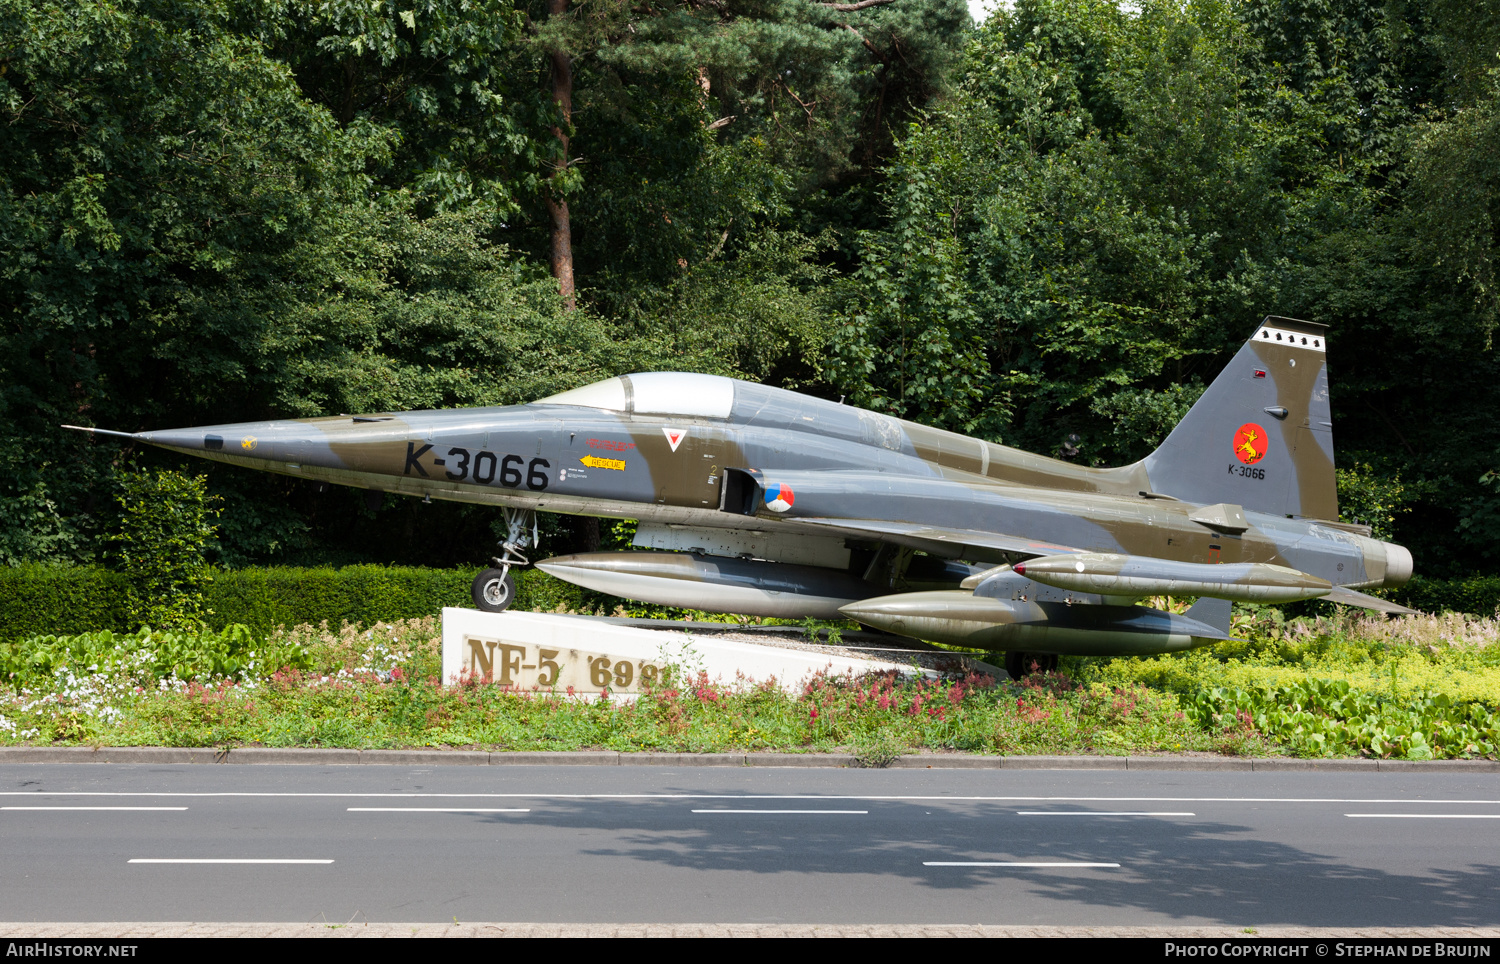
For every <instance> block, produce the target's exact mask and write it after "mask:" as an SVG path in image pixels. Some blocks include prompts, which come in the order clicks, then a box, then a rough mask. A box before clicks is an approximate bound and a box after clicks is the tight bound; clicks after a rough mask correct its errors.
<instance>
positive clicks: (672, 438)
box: [661, 425, 687, 452]
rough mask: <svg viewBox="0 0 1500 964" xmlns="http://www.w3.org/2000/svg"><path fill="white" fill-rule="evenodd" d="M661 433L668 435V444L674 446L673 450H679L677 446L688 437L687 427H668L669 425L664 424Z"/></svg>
mask: <svg viewBox="0 0 1500 964" xmlns="http://www.w3.org/2000/svg"><path fill="white" fill-rule="evenodd" d="M661 434H663V435H665V436H666V437H667V444H668V445H670V446H672V451H674V452H675V451H677V446H679V445H681V444H682V440H683V439H685V438H687V429H685V428H668V427H667V426H665V425H663V426H662V427H661Z"/></svg>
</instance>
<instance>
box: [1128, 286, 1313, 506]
mask: <svg viewBox="0 0 1500 964" xmlns="http://www.w3.org/2000/svg"><path fill="white" fill-rule="evenodd" d="M1326 331H1327V326H1326V325H1319V324H1316V323H1314V322H1309V321H1297V320H1296V319H1293V318H1278V317H1276V316H1274V315H1273V316H1269V317H1267V318H1266V319H1265V321H1263V322H1261V323H1260V326H1259V327H1257V328H1256V330H1255V333H1254V334H1253V335H1251V336H1250V340H1249V341H1248V342H1246V343H1245V346H1244V347H1243V348H1241V349H1240V350H1239V353H1238V354H1236V355H1235V356H1234V359H1233V360H1232V361H1231V362H1230V363H1229V367H1228V368H1225V369H1224V370H1223V371H1222V372H1220V373H1219V377H1218V378H1216V379H1214V383H1213V384H1212V385H1210V386H1209V387H1208V391H1206V392H1204V393H1203V397H1202V398H1200V399H1198V401H1197V403H1196V404H1195V405H1193V407H1192V409H1191V410H1189V411H1188V413H1187V415H1186V417H1184V418H1183V420H1182V421H1181V422H1179V423H1178V424H1177V427H1176V428H1175V429H1173V430H1172V434H1171V435H1168V436H1167V439H1166V441H1165V442H1163V443H1162V444H1161V447H1160V448H1158V449H1157V450H1156V451H1155V452H1153V453H1152V454H1151V455H1150V456H1148V457H1147V458H1146V463H1145V464H1146V474H1147V476H1148V477H1149V478H1150V480H1151V488H1152V490H1153V491H1156V492H1160V493H1162V494H1163V495H1170V496H1174V497H1176V498H1179V499H1182V500H1184V501H1187V502H1202V503H1214V502H1227V503H1232V504H1236V505H1241V506H1244V507H1245V508H1247V509H1252V510H1255V511H1259V512H1268V513H1273V514H1276V515H1286V516H1290V517H1293V518H1312V519H1329V520H1335V519H1337V518H1338V517H1339V504H1338V492H1337V488H1336V485H1335V481H1334V473H1333V422H1332V410H1331V409H1330V407H1329V403H1328V366H1327V358H1328V353H1327V346H1328V340H1327V338H1326V337H1325V332H1326Z"/></svg>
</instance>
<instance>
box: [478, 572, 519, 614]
mask: <svg viewBox="0 0 1500 964" xmlns="http://www.w3.org/2000/svg"><path fill="white" fill-rule="evenodd" d="M515 599H516V581H515V579H513V578H511V575H510V573H509V572H507V571H506V570H504V569H486V570H484V571H483V572H481V573H480V574H479V575H477V576H475V577H474V605H475V606H477V607H479V609H480V610H481V611H483V612H487V613H503V612H505V610H507V609H509V608H510V604H511V603H512V602H515Z"/></svg>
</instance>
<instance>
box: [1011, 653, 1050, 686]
mask: <svg viewBox="0 0 1500 964" xmlns="http://www.w3.org/2000/svg"><path fill="white" fill-rule="evenodd" d="M1055 669H1057V654H1056V653H1019V652H1011V653H1006V654H1005V671H1006V672H1007V673H1009V674H1010V678H1011V679H1016V680H1018V679H1021V678H1023V677H1026V676H1030V675H1031V674H1032V673H1050V672H1052V671H1053V670H1055Z"/></svg>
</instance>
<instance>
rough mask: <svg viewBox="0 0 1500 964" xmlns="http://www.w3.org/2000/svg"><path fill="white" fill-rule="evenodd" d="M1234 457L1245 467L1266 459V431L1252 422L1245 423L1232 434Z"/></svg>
mask: <svg viewBox="0 0 1500 964" xmlns="http://www.w3.org/2000/svg"><path fill="white" fill-rule="evenodd" d="M1234 457H1235V458H1237V459H1239V460H1240V461H1241V462H1243V463H1245V464H1246V465H1254V464H1255V463H1256V462H1259V461H1260V460H1261V459H1263V458H1265V457H1266V430H1265V429H1264V428H1262V427H1261V426H1259V425H1256V424H1255V423H1254V422H1246V423H1245V424H1244V425H1241V426H1240V427H1239V430H1238V431H1236V432H1235V433H1234Z"/></svg>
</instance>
